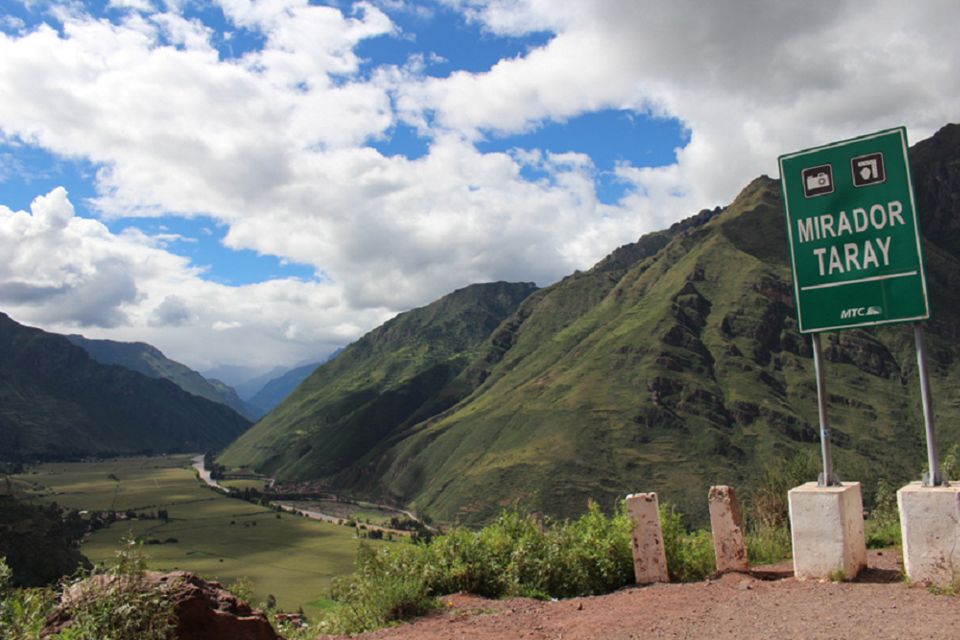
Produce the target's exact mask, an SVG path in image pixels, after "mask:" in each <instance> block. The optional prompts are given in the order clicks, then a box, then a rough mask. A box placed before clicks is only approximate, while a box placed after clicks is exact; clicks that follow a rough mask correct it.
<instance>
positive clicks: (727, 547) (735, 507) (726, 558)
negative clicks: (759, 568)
mask: <svg viewBox="0 0 960 640" xmlns="http://www.w3.org/2000/svg"><path fill="white" fill-rule="evenodd" d="M707 502H708V503H709V505H710V528H711V529H712V531H713V550H714V553H715V554H716V556H717V571H719V572H720V573H724V572H727V571H746V570H747V569H749V568H750V563H749V562H748V561H747V547H746V545H745V544H744V542H743V515H742V514H741V512H740V502H739V501H738V500H737V492H736V491H735V490H734V489H733V487H728V486H725V485H718V486H715V487H710V493H709V494H707Z"/></svg>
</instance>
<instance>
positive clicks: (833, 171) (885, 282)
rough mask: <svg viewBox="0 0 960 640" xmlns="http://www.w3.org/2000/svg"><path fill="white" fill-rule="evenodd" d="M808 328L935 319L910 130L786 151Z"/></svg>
mask: <svg viewBox="0 0 960 640" xmlns="http://www.w3.org/2000/svg"><path fill="white" fill-rule="evenodd" d="M780 183H781V186H782V188H783V203H784V210H785V211H786V214H787V238H788V239H789V241H790V259H791V263H792V265H793V287H794V293H795V296H796V301H797V320H798V321H799V324H800V331H801V332H803V333H812V332H816V331H835V330H840V329H850V328H852V327H863V326H871V325H878V324H887V323H891V322H906V321H911V320H924V319H926V318H929V317H930V308H929V305H928V303H927V282H926V276H925V275H924V269H923V252H922V250H921V247H920V230H919V227H918V226H917V211H916V206H915V204H914V198H913V182H912V180H911V178H910V163H909V161H908V159H907V131H906V129H905V128H904V127H899V128H897V129H889V130H886V131H879V132H877V133H874V134H870V135H867V136H862V137H859V138H853V139H852V140H843V141H841V142H834V143H833V144H828V145H825V146H822V147H817V148H815V149H808V150H806V151H798V152H797V153H790V154H787V155H784V156H780Z"/></svg>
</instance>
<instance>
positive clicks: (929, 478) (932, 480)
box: [913, 322, 943, 487]
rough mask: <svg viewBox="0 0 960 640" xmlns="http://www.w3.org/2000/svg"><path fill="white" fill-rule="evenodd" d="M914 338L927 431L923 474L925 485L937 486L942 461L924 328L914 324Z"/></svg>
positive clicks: (940, 482)
mask: <svg viewBox="0 0 960 640" xmlns="http://www.w3.org/2000/svg"><path fill="white" fill-rule="evenodd" d="M913 340H914V342H916V344H917V369H919V370H920V399H921V400H922V401H923V425H924V428H925V429H926V432H927V468H928V471H927V473H925V474H923V486H925V487H937V486H940V485H941V484H943V482H942V479H941V478H940V461H939V459H938V458H937V434H936V433H934V430H933V401H932V400H931V397H930V378H929V376H928V375H927V349H926V347H925V346H924V344H923V328H922V327H921V325H920V323H919V322H915V323H914V324H913Z"/></svg>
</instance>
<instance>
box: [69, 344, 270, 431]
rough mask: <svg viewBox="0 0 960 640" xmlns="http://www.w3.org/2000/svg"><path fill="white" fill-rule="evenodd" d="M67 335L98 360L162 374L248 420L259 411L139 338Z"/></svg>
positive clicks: (216, 381)
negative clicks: (126, 340) (118, 339)
mask: <svg viewBox="0 0 960 640" xmlns="http://www.w3.org/2000/svg"><path fill="white" fill-rule="evenodd" d="M67 339H68V340H70V342H72V343H73V344H75V345H77V346H78V347H82V348H83V349H84V350H85V351H86V352H87V353H88V354H90V357H91V358H93V359H94V360H96V361H97V362H99V363H100V364H116V365H120V366H121V367H126V368H127V369H131V370H132V371H138V372H140V373H142V374H144V375H146V376H150V377H151V378H164V379H166V380H169V381H170V382H172V383H174V384H175V385H177V386H178V387H180V388H181V389H183V390H184V391H187V392H189V393H192V394H193V395H195V396H200V397H201V398H206V399H207V400H212V401H213V402H219V403H220V404H225V405H227V406H228V407H230V408H231V409H233V410H234V411H236V412H237V413H239V414H240V415H242V416H244V417H245V418H247V419H249V420H254V419H256V418H259V417H260V416H261V415H263V414H262V413H260V412H258V411H257V409H256V408H254V407H252V406H250V405H249V404H247V403H245V402H244V401H243V400H241V399H240V397H239V396H238V395H237V393H236V391H234V390H233V389H232V388H230V387H228V386H227V385H226V384H224V383H222V382H220V381H219V380H207V379H206V378H204V377H203V376H202V375H200V374H199V373H197V372H196V371H194V370H193V369H191V368H190V367H188V366H186V365H184V364H180V363H179V362H177V361H175V360H171V359H169V358H167V357H166V356H165V355H163V352H161V351H160V350H159V349H157V348H156V347H154V346H152V345H149V344H145V343H143V342H116V341H114V340H91V339H89V338H85V337H83V336H80V335H69V336H67Z"/></svg>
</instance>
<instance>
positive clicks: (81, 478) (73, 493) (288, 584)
mask: <svg viewBox="0 0 960 640" xmlns="http://www.w3.org/2000/svg"><path fill="white" fill-rule="evenodd" d="M14 480H15V482H16V485H17V490H18V493H21V494H23V495H24V497H29V498H31V499H34V500H40V501H56V502H57V503H59V504H61V505H64V506H67V507H71V508H75V509H86V510H90V511H104V510H112V511H127V510H132V511H136V512H137V513H144V514H153V513H156V512H158V511H160V510H165V511H166V512H167V514H168V515H169V520H168V521H167V522H164V521H162V520H160V519H150V520H139V519H135V520H128V521H120V522H116V523H114V524H113V525H112V526H111V527H109V528H106V529H101V530H99V531H97V532H95V533H94V534H93V535H92V536H91V537H90V538H89V540H88V541H87V542H86V543H85V544H84V546H83V553H84V554H85V555H86V556H87V557H88V558H90V560H91V562H94V563H97V562H109V561H110V560H111V559H112V558H113V555H114V553H115V551H116V550H117V549H118V548H119V545H120V540H121V538H122V537H123V536H124V535H126V534H128V533H132V534H133V535H134V536H136V537H137V539H139V540H141V541H143V542H144V543H145V545H144V550H145V552H146V554H147V556H148V558H149V565H150V568H151V569H186V570H190V571H196V572H198V573H200V574H202V575H204V576H206V577H208V578H212V579H216V580H219V581H221V582H223V583H225V584H228V585H229V584H230V583H231V582H233V581H235V580H238V579H240V578H245V579H248V580H249V581H250V582H251V583H252V590H253V594H254V596H255V599H256V600H257V601H258V602H260V601H263V600H265V599H266V598H267V596H268V594H269V595H273V596H274V597H275V598H276V599H277V603H278V605H279V606H280V607H281V608H283V609H285V610H288V611H289V610H293V611H295V610H296V609H297V608H298V607H303V608H304V610H305V612H306V613H307V614H308V615H310V613H311V612H316V610H317V609H318V608H322V607H323V606H324V605H325V604H326V602H325V600H324V598H323V595H324V593H325V592H326V590H327V588H328V587H329V585H330V582H331V579H332V578H333V577H335V576H338V575H344V574H348V573H350V572H352V570H353V562H354V558H355V555H356V551H357V547H358V545H359V541H358V540H357V539H356V538H355V537H354V533H353V531H352V530H351V529H348V528H345V527H339V526H336V525H332V524H327V523H323V522H317V521H314V520H309V519H307V518H302V517H297V516H293V515H290V514H286V513H284V514H278V513H276V512H274V511H272V510H270V509H267V508H264V507H261V506H258V505H254V504H251V503H248V502H244V501H241V500H234V499H231V498H227V497H226V496H223V495H221V494H219V493H217V492H216V491H213V490H211V489H209V488H207V487H205V486H204V485H202V484H201V483H200V482H199V481H198V480H197V479H196V477H195V475H194V471H193V469H192V468H190V456H163V457H151V458H143V457H141V458H122V459H116V460H109V461H104V462H83V463H55V464H45V465H41V466H38V467H36V468H34V469H31V470H30V472H28V473H25V474H21V475H18V476H14ZM171 539H175V540H176V542H172V541H170V542H165V541H168V540H171ZM150 541H157V542H160V544H156V543H154V544H150Z"/></svg>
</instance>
